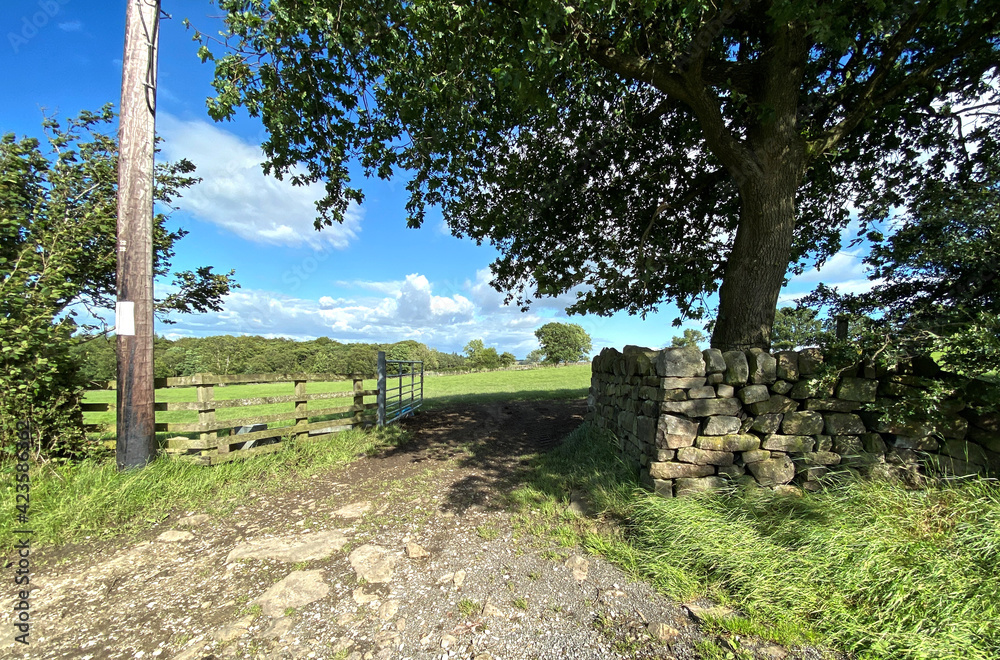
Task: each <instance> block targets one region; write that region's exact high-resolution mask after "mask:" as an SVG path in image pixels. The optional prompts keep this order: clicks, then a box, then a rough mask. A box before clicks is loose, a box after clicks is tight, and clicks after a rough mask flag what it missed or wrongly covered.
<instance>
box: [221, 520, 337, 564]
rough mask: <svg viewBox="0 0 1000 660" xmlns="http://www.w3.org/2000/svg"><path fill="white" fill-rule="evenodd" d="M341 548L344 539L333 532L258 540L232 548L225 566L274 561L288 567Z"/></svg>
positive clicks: (326, 555)
mask: <svg viewBox="0 0 1000 660" xmlns="http://www.w3.org/2000/svg"><path fill="white" fill-rule="evenodd" d="M345 545H347V537H346V536H344V534H343V532H340V531H338V530H335V529H334V530H330V531H325V532H314V533H312V534H301V535H296V536H284V537H280V538H270V539H258V540H255V541H249V542H248V543H242V544H240V545H238V546H236V547H235V548H234V549H233V550H232V552H230V553H229V555H228V556H227V557H226V563H227V564H228V563H230V562H233V561H236V560H238V559H275V560H277V561H283V562H289V563H297V562H300V561H311V560H314V559H325V558H326V557H329V556H330V555H332V554H333V553H334V552H336V551H337V550H340V549H341V548H343V547H344V546H345Z"/></svg>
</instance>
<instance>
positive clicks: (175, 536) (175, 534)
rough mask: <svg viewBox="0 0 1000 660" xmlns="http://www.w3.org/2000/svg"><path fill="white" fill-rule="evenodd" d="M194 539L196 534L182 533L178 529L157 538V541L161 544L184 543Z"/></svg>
mask: <svg viewBox="0 0 1000 660" xmlns="http://www.w3.org/2000/svg"><path fill="white" fill-rule="evenodd" d="M193 538H194V534H192V533H191V532H182V531H179V530H176V529H171V530H167V531H166V532H163V533H162V534H160V535H159V536H157V537H156V540H157V541H159V542H160V543H180V542H182V541H190V540H191V539H193Z"/></svg>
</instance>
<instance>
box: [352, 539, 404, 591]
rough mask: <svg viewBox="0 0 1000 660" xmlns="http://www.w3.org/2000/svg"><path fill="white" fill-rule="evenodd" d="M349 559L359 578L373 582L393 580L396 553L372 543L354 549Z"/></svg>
mask: <svg viewBox="0 0 1000 660" xmlns="http://www.w3.org/2000/svg"><path fill="white" fill-rule="evenodd" d="M347 559H348V561H350V562H351V568H353V569H354V572H355V573H357V575H358V577H359V578H361V579H363V580H366V581H368V582H370V583H373V584H375V583H384V582H388V581H389V580H391V579H392V574H393V569H394V568H395V567H396V555H394V554H391V553H390V552H389V551H388V550H386V549H385V548H383V547H381V546H378V545H372V544H370V543H366V544H365V545H362V546H359V547H357V548H355V549H354V550H352V551H351V554H350V555H348V557H347Z"/></svg>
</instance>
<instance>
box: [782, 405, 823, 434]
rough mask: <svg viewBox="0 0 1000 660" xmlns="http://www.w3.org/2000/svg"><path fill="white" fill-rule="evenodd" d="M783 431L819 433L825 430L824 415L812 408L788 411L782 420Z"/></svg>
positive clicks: (788, 432) (790, 432) (786, 432)
mask: <svg viewBox="0 0 1000 660" xmlns="http://www.w3.org/2000/svg"><path fill="white" fill-rule="evenodd" d="M781 432H782V433H784V434H786V435H817V434H819V433H822V432H823V416H822V415H820V414H819V413H818V412H814V411H811V410H806V411H802V412H790V413H787V414H786V415H785V418H784V420H782V422H781Z"/></svg>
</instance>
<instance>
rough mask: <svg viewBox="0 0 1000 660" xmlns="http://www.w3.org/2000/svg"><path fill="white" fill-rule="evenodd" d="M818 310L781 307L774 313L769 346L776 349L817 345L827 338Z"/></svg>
mask: <svg viewBox="0 0 1000 660" xmlns="http://www.w3.org/2000/svg"><path fill="white" fill-rule="evenodd" d="M817 316H819V312H818V311H817V310H815V309H811V308H809V307H801V306H800V307H781V308H780V309H778V310H777V311H776V312H775V314H774V327H773V328H772V329H771V346H772V348H775V349H777V350H788V349H794V348H805V347H807V346H819V345H820V344H821V343H823V342H824V341H825V340H826V339H827V335H826V334H825V333H824V330H823V322H822V321H821V320H820V319H818V318H817Z"/></svg>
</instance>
